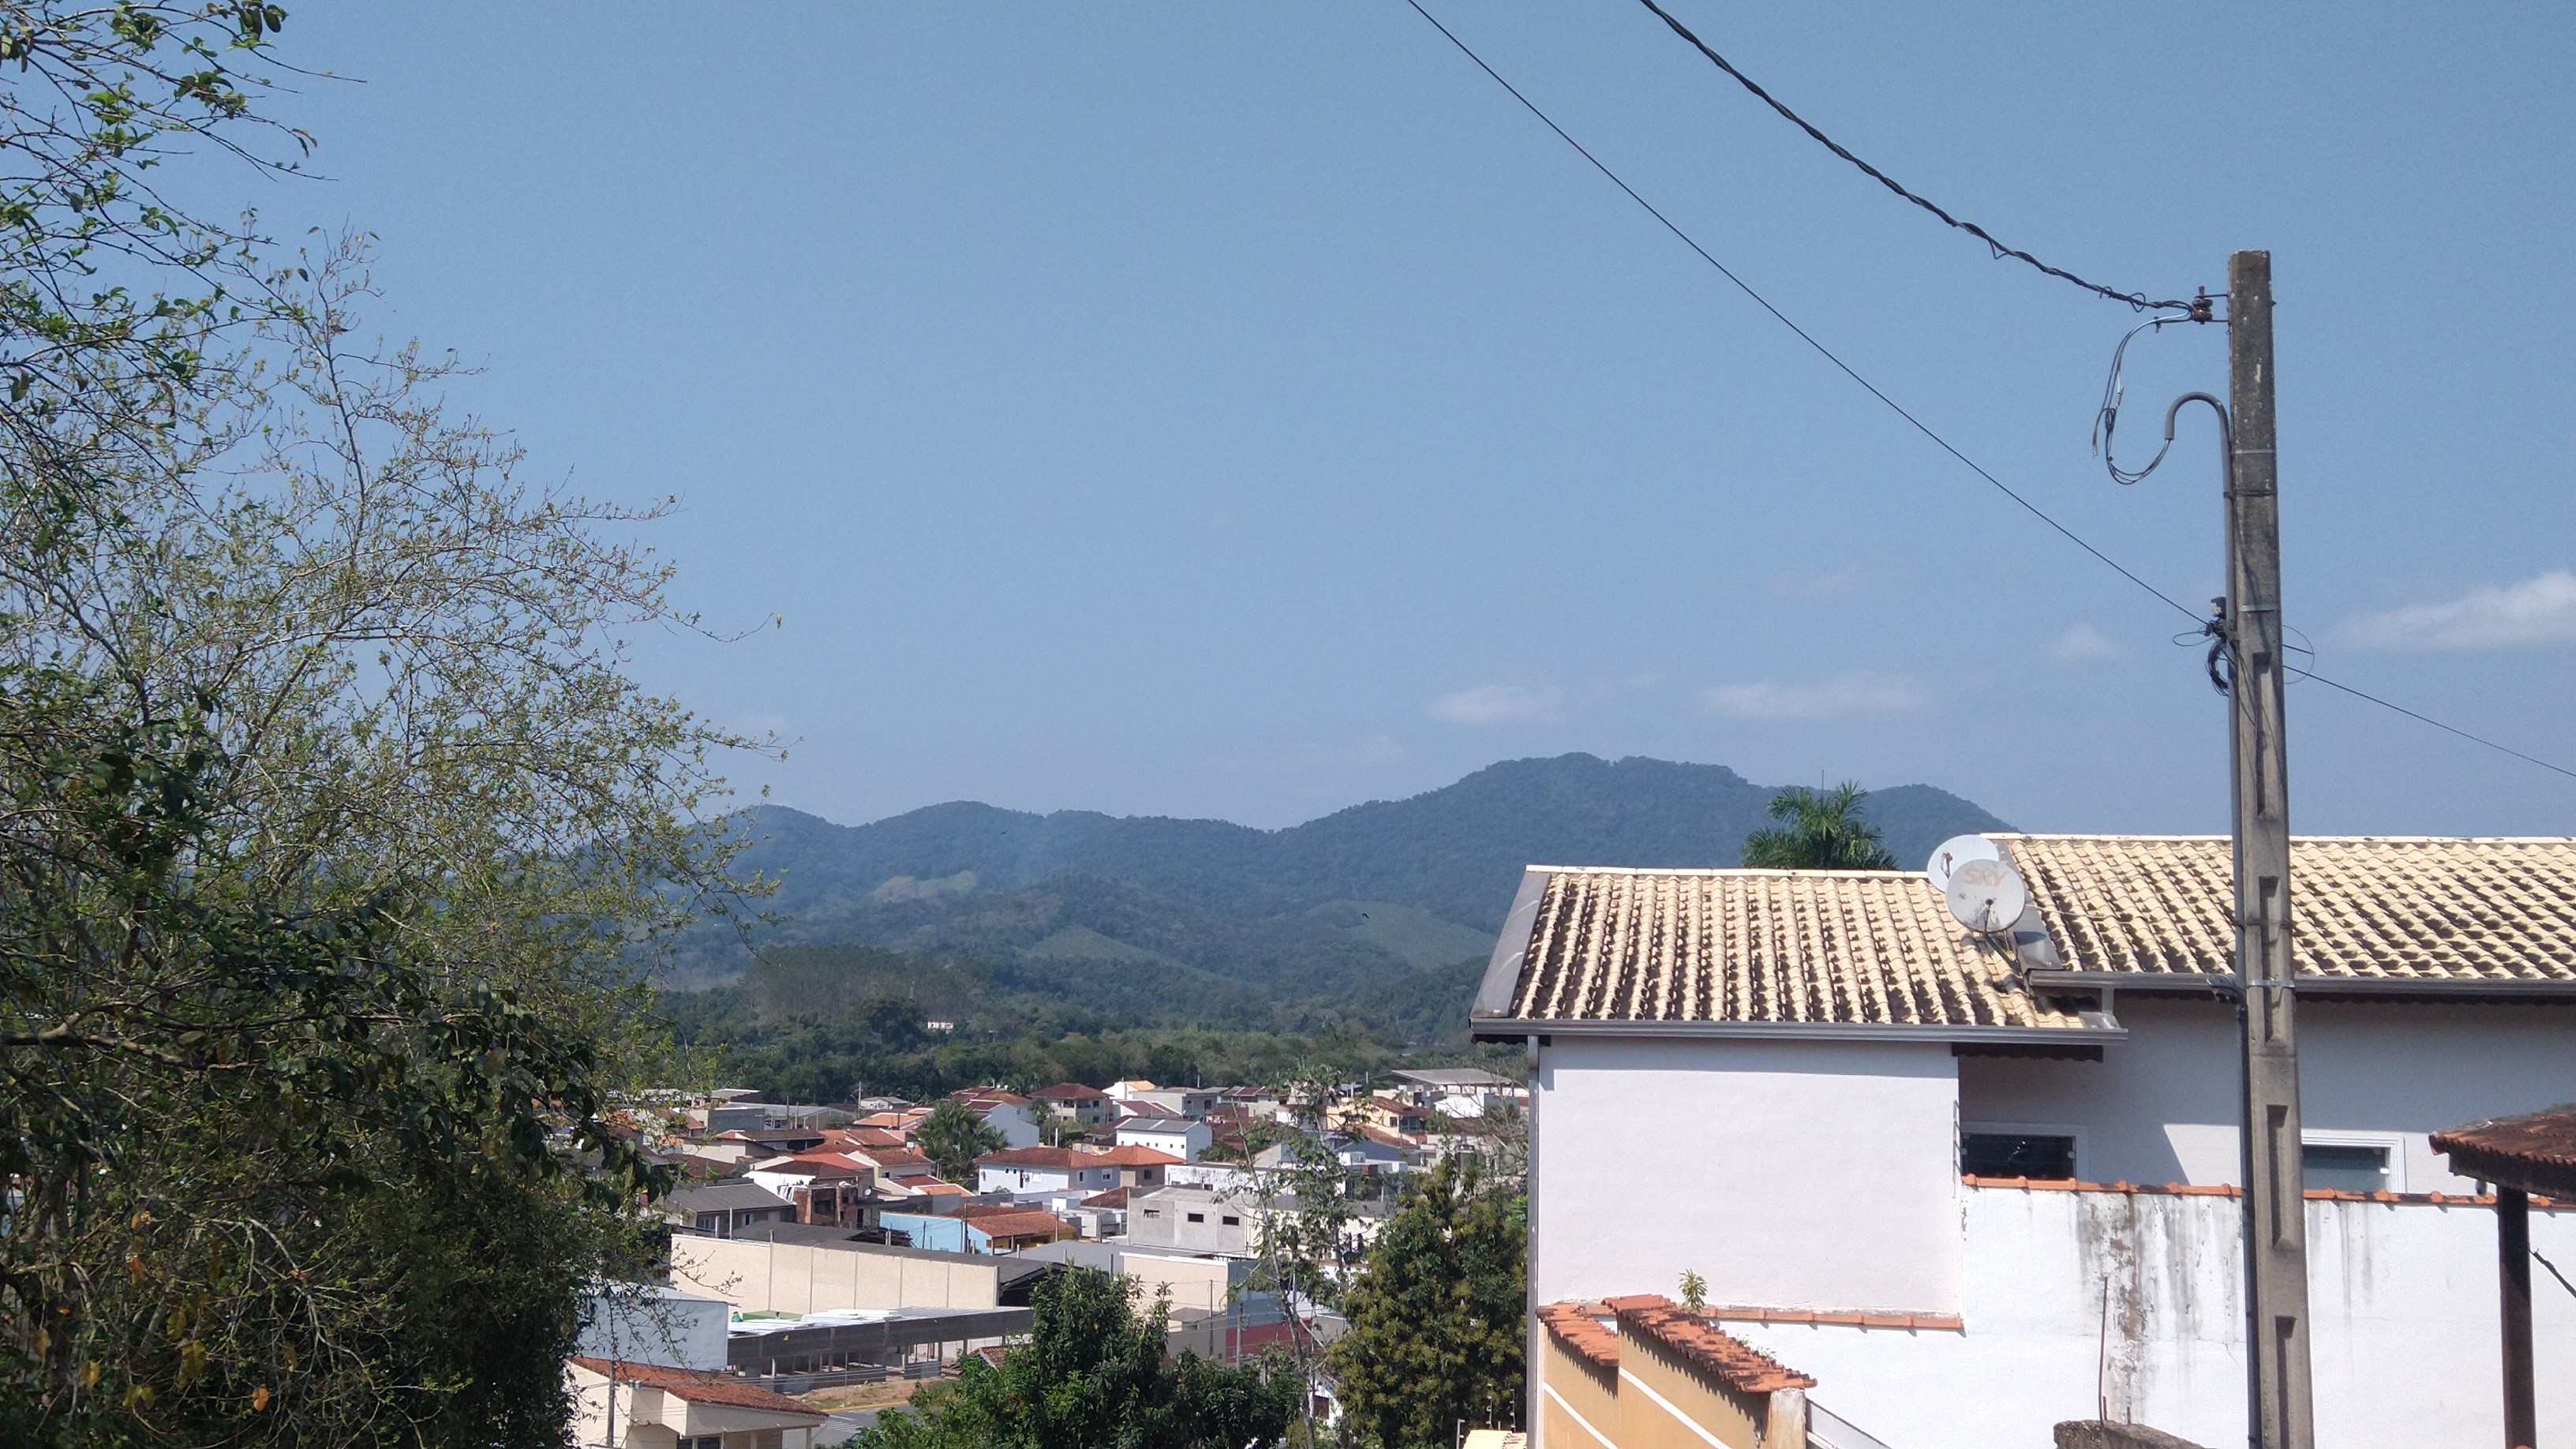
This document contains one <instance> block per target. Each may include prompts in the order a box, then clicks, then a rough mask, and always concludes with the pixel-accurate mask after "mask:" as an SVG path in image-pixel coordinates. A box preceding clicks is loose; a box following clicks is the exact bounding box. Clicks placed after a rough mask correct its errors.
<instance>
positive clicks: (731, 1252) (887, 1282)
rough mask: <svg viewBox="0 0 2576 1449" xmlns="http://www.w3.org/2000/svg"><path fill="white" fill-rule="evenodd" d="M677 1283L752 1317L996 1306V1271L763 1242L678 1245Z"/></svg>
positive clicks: (695, 1240) (688, 1240)
mask: <svg viewBox="0 0 2576 1449" xmlns="http://www.w3.org/2000/svg"><path fill="white" fill-rule="evenodd" d="M671 1283H672V1285H673V1286H674V1287H677V1288H680V1289H682V1290H684V1291H686V1292H690V1293H701V1294H705V1295H706V1296H708V1297H711V1298H721V1299H723V1300H725V1301H726V1302H728V1303H730V1304H732V1305H733V1306H734V1307H736V1308H738V1309H741V1310H742V1311H744V1312H746V1313H792V1314H806V1313H820V1312H822V1311H824V1310H825V1309H830V1308H991V1307H993V1306H995V1304H996V1303H998V1302H999V1297H998V1295H999V1292H1000V1273H999V1270H998V1268H997V1267H996V1266H995V1265H992V1264H990V1263H976V1262H971V1261H961V1260H956V1259H945V1258H930V1257H921V1256H916V1255H913V1254H909V1253H904V1252H899V1251H887V1250H883V1249H878V1250H873V1251H872V1250H870V1249H868V1248H866V1247H864V1246H860V1245H853V1246H851V1247H847V1248H829V1247H810V1246H807V1245H804V1244H801V1243H772V1242H765V1241H762V1240H760V1239H756V1238H700V1237H692V1236H689V1235H687V1234H680V1235H675V1236H674V1237H673V1238H672V1239H671Z"/></svg>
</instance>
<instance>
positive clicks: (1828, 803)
mask: <svg viewBox="0 0 2576 1449" xmlns="http://www.w3.org/2000/svg"><path fill="white" fill-rule="evenodd" d="M1868 798H1869V792H1868V791H1866V790H1863V789H1862V788H1861V787H1860V782H1859V781H1857V780H1845V781H1844V782H1843V783H1841V784H1840V785H1837V786H1835V787H1834V788H1833V789H1832V790H1831V791H1829V792H1827V793H1825V794H1821V795H1819V794H1817V793H1815V792H1813V791H1810V790H1800V789H1790V790H1783V791H1781V792H1780V793H1779V794H1777V795H1774V796H1772V797H1771V818H1772V819H1774V820H1777V821H1779V822H1781V823H1782V825H1783V826H1784V827H1785V828H1784V829H1779V830H1756V831H1754V832H1753V833H1752V834H1750V835H1748V836H1746V837H1744V856H1743V859H1744V863H1745V864H1746V865H1748V866H1752V867H1755V868H1757V869H1764V870H1894V869H1896V868H1897V865H1896V857H1895V856H1893V855H1890V854H1889V853H1888V851H1887V847H1886V846H1885V845H1883V844H1881V843H1880V841H1879V835H1878V827H1877V826H1875V825H1872V824H1870V823H1869V822H1868V821H1867V820H1865V819H1863V818H1861V813H1860V804H1861V802H1862V801H1863V800H1866V799H1868Z"/></svg>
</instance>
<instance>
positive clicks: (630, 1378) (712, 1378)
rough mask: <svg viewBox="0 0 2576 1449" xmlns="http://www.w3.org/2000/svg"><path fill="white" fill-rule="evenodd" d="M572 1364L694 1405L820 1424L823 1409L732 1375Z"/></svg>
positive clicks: (587, 1361) (598, 1361) (599, 1361)
mask: <svg viewBox="0 0 2576 1449" xmlns="http://www.w3.org/2000/svg"><path fill="white" fill-rule="evenodd" d="M573 1362H574V1363H577V1364H579V1365H581V1366H582V1367H583V1368H586V1369H588V1370H590V1371H591V1372H592V1373H595V1374H597V1375H599V1376H600V1377H601V1378H614V1379H616V1380H617V1381H619V1382H621V1383H629V1384H642V1385H644V1386H645V1387H647V1388H655V1389H660V1390H662V1391H663V1392H664V1393H667V1394H671V1395H673V1396H675V1397H678V1398H682V1399H686V1400H688V1401H689V1402H690V1403H693V1404H724V1405H727V1406H728V1407H731V1408H736V1409H764V1410H767V1411H768V1412H770V1413H773V1414H801V1415H803V1416H805V1417H807V1418H810V1419H812V1420H813V1421H814V1422H815V1423H817V1424H820V1423H821V1422H823V1419H824V1417H825V1415H824V1413H823V1411H822V1410H820V1409H817V1408H815V1407H813V1406H812V1405H810V1404H805V1403H802V1402H799V1401H798V1400H795V1399H791V1398H789V1397H787V1396H786V1395H785V1394H779V1393H772V1392H770V1391H769V1390H767V1389H764V1388H762V1387H761V1386H760V1385H758V1384H752V1383H745V1382H744V1381H742V1380H741V1379H738V1378H735V1377H734V1376H732V1375H731V1374H711V1373H701V1372H700V1371H698V1370H696V1369H682V1368H663V1367H660V1366H659V1365H656V1364H641V1363H617V1364H611V1363H610V1362H609V1361H608V1360H606V1359H604V1358H576V1359H574V1360H573Z"/></svg>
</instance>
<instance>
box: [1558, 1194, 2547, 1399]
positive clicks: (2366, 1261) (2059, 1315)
mask: <svg viewBox="0 0 2576 1449" xmlns="http://www.w3.org/2000/svg"><path fill="white" fill-rule="evenodd" d="M2238 1201H2239V1200H2238V1199H2236V1198H2233V1197H2227V1196H2171V1195H2162V1194H2132V1193H2110V1192H2066V1191H2052V1190H2038V1191H2022V1190H2018V1189H2004V1188H1971V1189H1967V1190H1966V1192H1965V1203H1964V1207H1965V1219H1964V1221H1965V1229H1966V1273H1967V1282H1966V1290H1967V1291H1966V1302H1965V1308H1964V1318H1965V1327H1964V1331H1961V1332H1945V1331H1937V1330H1923V1331H1903V1330H1891V1329H1859V1328H1846V1327H1827V1326H1806V1325H1784V1324H1756V1323H1728V1324H1726V1325H1725V1327H1726V1329H1727V1331H1729V1332H1731V1333H1734V1334H1735V1335H1737V1336H1738V1337H1740V1338H1743V1339H1745V1340H1746V1341H1748V1342H1751V1343H1753V1344H1755V1345H1756V1346H1758V1347H1760V1348H1762V1349H1764V1350H1766V1351H1768V1352H1770V1353H1772V1354H1774V1355H1776V1356H1778V1357H1779V1358H1780V1359H1781V1360H1782V1361H1784V1362H1787V1363H1790V1364H1794V1365H1795V1366H1797V1367H1798V1368H1799V1369H1800V1370H1802V1371H1804V1372H1807V1373H1810V1374H1813V1375H1815V1377H1816V1378H1817V1379H1818V1381H1819V1382H1818V1384H1817V1387H1816V1388H1815V1389H1814V1390H1813V1396H1814V1397H1815V1399H1816V1400H1817V1401H1818V1402H1819V1403H1822V1404H1825V1405H1829V1406H1831V1408H1832V1409H1833V1410H1834V1412H1836V1413H1838V1414H1840V1415H1841V1416H1843V1417H1844V1418H1846V1419H1848V1420H1850V1421H1851V1422H1852V1423H1853V1424H1855V1425H1857V1426H1859V1427H1860V1428H1862V1429H1864V1430H1866V1431H1868V1432H1869V1433H1871V1434H1873V1435H1875V1436H1877V1437H1878V1438H1880V1439H1883V1440H1885V1441H1886V1442H1888V1443H1890V1444H1893V1445H1898V1446H1900V1449H1988V1446H1992V1445H1997V1444H2046V1443H2048V1442H2049V1426H2050V1425H2052V1424H2054V1423H2056V1422H2057V1421H2059V1420H2063V1419H2079V1418H2092V1417H2094V1414H2095V1404H2096V1402H2097V1397H2096V1396H2097V1393H2098V1394H2099V1396H2100V1397H2101V1398H2103V1399H2107V1400H2108V1402H2109V1405H2110V1413H2111V1417H2112V1418H2113V1419H2115V1420H2116V1419H2121V1418H2129V1419H2134V1420H2135V1421H2136V1422H2139V1423H2145V1424H2152V1425H2154V1426H2155V1427H2157V1428H2159V1429H2163V1430H2166V1431H2167V1432H2169V1433H2174V1434H2179V1435H2181V1436H2182V1437H2183V1438H2185V1439H2189V1440H2191V1441H2193V1442H2195V1443H2201V1444H2211V1445H2220V1444H2240V1443H2243V1442H2244V1439H2245V1426H2244V1412H2245V1397H2244V1384H2245V1379H2244V1366H2243V1360H2242V1357H2241V1345H2242V1343H2243V1322H2242V1319H2241V1317H2240V1316H2239V1315H2240V1313H2241V1311H2242V1310H2241V1308H2240V1306H2239V1305H2240V1302H2241V1299H2240V1297H2239V1290H2238V1283H2239V1274H2240V1268H2239V1262H2240V1259H2239V1256H2238V1238H2237V1230H2238ZM2308 1241H2309V1299H2310V1308H2311V1313H2312V1320H2313V1324H2314V1337H2313V1342H2314V1363H2315V1373H2316V1407H2317V1442H2318V1443H2320V1444H2330V1445H2334V1446H2336V1449H2421V1446H2424V1445H2433V1444H2446V1445H2447V1444H2460V1445H2481V1444H2495V1443H2500V1442H2502V1434H2503V1430H2502V1423H2503V1419H2502V1414H2503V1409H2502V1390H2501V1388H2500V1382H2501V1372H2502V1371H2501V1367H2500V1357H2499V1350H2498V1347H2497V1342H2498V1331H2497V1326H2496V1278H2495V1275H2496V1261H2495V1260H2496V1252H2495V1222H2494V1214H2493V1212H2492V1211H2491V1210H2489V1209H2487V1208H2485V1207H2478V1206H2467V1205H2442V1206H2436V1205H2433V1204H2430V1203H2420V1202H2406V1203H2375V1202H2325V1201H2312V1202H2310V1203H2309V1204H2308ZM2532 1245H2533V1246H2534V1247H2535V1248H2537V1249H2538V1250H2539V1251H2540V1252H2542V1253H2543V1254H2546V1255H2547V1256H2548V1257H2550V1258H2551V1259H2552V1260H2554V1261H2556V1262H2558V1263H2561V1264H2566V1263H2568V1262H2570V1261H2571V1260H2576V1210H2569V1209H2561V1210H2554V1211H2537V1212H2535V1213H2534V1214H2533V1217H2532ZM2535 1266H2537V1265H2535ZM2533 1276H2534V1277H2535V1279H2536V1280H2538V1281H2537V1282H2536V1283H2535V1285H2534V1286H2535V1290H2536V1291H2535V1294H2534V1311H2535V1319H2536V1323H2535V1339H2536V1342H2537V1348H2538V1354H2539V1383H2540V1440H2541V1442H2542V1443H2544V1444H2548V1443H2564V1442H2571V1441H2576V1298H2571V1297H2570V1296H2569V1295H2568V1294H2566V1293H2564V1292H2560V1291H2558V1290H2557V1287H2556V1285H2555V1284H2554V1283H2551V1282H2549V1281H2548V1279H2547V1275H2546V1274H2545V1273H2537V1272H2536V1273H2535V1274H2534V1275H2533ZM1548 1449H1563V1446H1562V1445H1559V1444H1557V1443H1555V1442H1551V1443H1550V1445H1549V1446H1548Z"/></svg>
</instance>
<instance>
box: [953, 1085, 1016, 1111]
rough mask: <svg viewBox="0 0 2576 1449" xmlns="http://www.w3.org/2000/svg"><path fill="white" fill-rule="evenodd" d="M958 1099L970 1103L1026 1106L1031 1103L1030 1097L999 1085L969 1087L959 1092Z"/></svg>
mask: <svg viewBox="0 0 2576 1449" xmlns="http://www.w3.org/2000/svg"><path fill="white" fill-rule="evenodd" d="M957 1100H958V1101H960V1102H966V1103H969V1104H973V1103H995V1102H998V1103H1003V1104H1005V1105H1008V1106H1013V1107H1025V1106H1027V1105H1028V1104H1029V1099H1028V1098H1026V1097H1023V1096H1021V1095H1020V1094H1019V1093H1017V1092H1005V1091H1003V1090H1002V1089H1001V1088H999V1087H969V1088H967V1089H966V1090H965V1091H962V1092H959V1093H958V1094H957Z"/></svg>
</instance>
